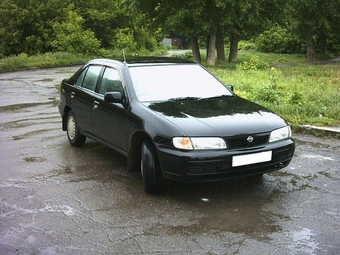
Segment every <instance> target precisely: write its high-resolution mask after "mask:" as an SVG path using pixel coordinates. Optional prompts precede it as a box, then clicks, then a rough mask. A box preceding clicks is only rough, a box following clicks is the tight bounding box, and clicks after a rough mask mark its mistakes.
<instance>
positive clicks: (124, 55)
mask: <svg viewBox="0 0 340 255" xmlns="http://www.w3.org/2000/svg"><path fill="white" fill-rule="evenodd" d="M123 58H124V62H125V63H126V58H125V50H124V49H123Z"/></svg>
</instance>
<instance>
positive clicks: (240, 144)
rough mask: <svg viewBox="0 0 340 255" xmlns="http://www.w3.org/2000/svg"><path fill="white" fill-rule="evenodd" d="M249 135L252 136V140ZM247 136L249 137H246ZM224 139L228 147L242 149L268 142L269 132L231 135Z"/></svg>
mask: <svg viewBox="0 0 340 255" xmlns="http://www.w3.org/2000/svg"><path fill="white" fill-rule="evenodd" d="M249 137H252V138H253V140H252V141H251V139H250V138H249ZM248 138H249V139H248ZM224 140H225V141H226V142H227V144H228V148H229V149H242V148H248V147H254V146H259V145H263V144H266V143H268V141H269V134H268V133H264V134H255V135H254V134H253V135H240V136H232V137H225V138H224Z"/></svg>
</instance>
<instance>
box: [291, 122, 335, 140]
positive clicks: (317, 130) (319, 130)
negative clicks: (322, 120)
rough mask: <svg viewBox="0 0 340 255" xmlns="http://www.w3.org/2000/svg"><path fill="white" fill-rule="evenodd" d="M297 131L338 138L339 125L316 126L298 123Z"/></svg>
mask: <svg viewBox="0 0 340 255" xmlns="http://www.w3.org/2000/svg"><path fill="white" fill-rule="evenodd" d="M297 132H302V133H307V134H313V135H316V136H325V135H328V136H332V137H335V138H340V127H317V126H312V125H299V129H298V131H297Z"/></svg>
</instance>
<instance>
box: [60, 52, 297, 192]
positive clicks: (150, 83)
mask: <svg viewBox="0 0 340 255" xmlns="http://www.w3.org/2000/svg"><path fill="white" fill-rule="evenodd" d="M58 108H59V112H60V114H61V117H62V130H64V131H66V132H67V137H68V141H69V142H70V144H71V145H73V146H78V147H80V146H82V145H83V144H84V143H85V140H86V138H87V137H88V138H90V139H92V140H94V141H97V142H99V143H102V144H104V145H106V146H108V147H110V148H112V149H114V150H116V151H117V152H119V153H121V154H122V155H124V156H126V157H127V169H128V171H140V172H141V176H142V182H143V187H144V189H145V191H147V192H159V191H162V190H164V187H165V186H166V185H165V184H166V181H167V180H173V181H181V182H197V183H200V182H210V181H221V180H226V179H230V178H236V177H249V176H259V175H263V174H264V173H267V172H271V171H274V170H279V169H281V168H283V167H286V166H288V164H289V163H290V161H291V159H292V157H293V154H294V150H295V143H294V140H293V138H292V132H291V128H290V126H289V125H288V123H287V122H286V121H285V120H284V119H283V118H281V117H280V116H278V115H277V114H275V113H273V112H272V111H270V110H268V109H266V108H264V107H262V106H260V105H258V104H256V103H253V102H250V101H248V100H246V99H243V98H241V97H239V96H237V95H236V94H235V93H234V92H233V86H230V85H225V84H224V83H222V82H221V81H220V80H219V79H218V78H217V77H215V76H214V75H213V74H212V73H210V72H209V71H208V70H207V69H206V68H205V67H203V66H202V65H200V64H199V63H195V62H191V61H187V60H181V59H178V58H167V57H145V58H134V59H128V60H113V59H94V60H91V61H89V62H88V63H86V64H85V65H83V66H82V67H81V68H80V69H79V70H78V71H77V72H75V74H74V75H72V76H71V77H70V78H67V79H64V80H63V81H62V82H61V89H60V103H59V106H58Z"/></svg>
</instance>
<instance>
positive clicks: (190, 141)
mask: <svg viewBox="0 0 340 255" xmlns="http://www.w3.org/2000/svg"><path fill="white" fill-rule="evenodd" d="M172 143H173V145H174V146H175V147H176V148H178V149H184V150H212V149H226V148H227V145H226V143H225V142H224V140H223V139H222V138H219V137H174V138H173V139H172Z"/></svg>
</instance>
